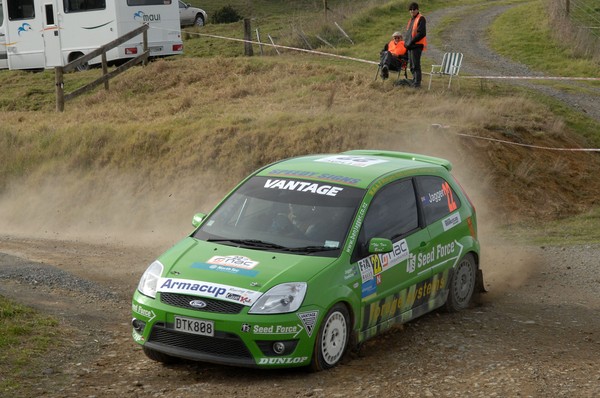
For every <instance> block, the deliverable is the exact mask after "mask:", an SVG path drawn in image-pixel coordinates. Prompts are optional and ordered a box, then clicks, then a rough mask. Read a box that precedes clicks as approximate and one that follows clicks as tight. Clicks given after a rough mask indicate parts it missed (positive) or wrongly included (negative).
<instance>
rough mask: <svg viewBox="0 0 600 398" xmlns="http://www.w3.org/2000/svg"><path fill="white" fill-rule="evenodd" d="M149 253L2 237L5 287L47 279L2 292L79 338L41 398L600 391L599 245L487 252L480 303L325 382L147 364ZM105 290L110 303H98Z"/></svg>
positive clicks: (409, 330) (425, 325)
mask: <svg viewBox="0 0 600 398" xmlns="http://www.w3.org/2000/svg"><path fill="white" fill-rule="evenodd" d="M148 250H149V251H148ZM151 251H152V249H151V248H147V249H146V248H140V247H126V246H123V245H118V244H114V245H109V244H105V245H98V246H94V245H90V244H85V243H78V242H72V241H53V240H32V239H17V238H9V237H2V239H1V243H0V252H2V253H9V254H13V255H19V257H21V259H20V258H19V257H13V256H7V255H3V256H0V278H4V276H5V275H6V274H7V273H9V271H10V270H11V269H13V268H14V267H15V266H19V267H21V268H23V267H28V266H33V267H36V266H40V267H42V268H43V269H44V272H38V273H37V275H38V278H37V279H36V280H35V281H31V280H29V281H24V280H23V279H21V281H20V282H19V278H17V277H13V278H12V279H10V280H6V279H2V284H0V294H2V295H5V296H8V297H12V298H14V299H17V300H19V301H21V302H24V303H28V304H31V305H34V306H35V307H37V308H40V309H42V310H43V311H44V312H48V313H52V314H54V315H56V316H58V317H59V318H60V319H63V320H64V323H65V325H68V326H69V327H73V328H74V331H73V332H72V335H71V338H72V339H73V341H74V346H73V348H72V350H71V351H68V352H64V353H62V354H59V355H58V356H57V357H54V358H50V359H49V362H48V365H47V368H46V369H45V370H44V372H43V375H41V377H40V379H38V380H31V381H30V382H31V383H32V386H36V387H33V388H34V389H33V391H36V390H37V391H36V395H40V396H50V397H90V396H95V397H113V396H132V397H136V396H140V397H142V396H157V397H195V396H199V395H206V394H210V395H212V396H233V395H235V396H256V395H260V396H265V397H281V396H285V397H287V396H300V397H303V396H309V397H310V396H314V397H317V396H323V397H325V396H327V397H330V396H339V397H342V396H357V397H359V396H360V397H369V396H373V397H375V396H377V397H379V396H389V397H394V396H465V395H468V396H482V397H483V396H485V397H489V396H589V397H591V396H598V394H600V364H599V363H598V357H599V355H600V318H599V317H598V316H597V314H598V311H600V283H599V282H600V281H599V278H598V276H597V272H596V268H597V265H598V260H597V259H598V258H600V246H578V247H570V248H554V247H551V248H529V249H525V248H522V249H518V248H515V247H509V246H504V247H500V246H494V245H489V244H488V245H486V250H485V253H484V258H483V264H484V272H485V275H486V285H487V287H488V289H489V292H488V293H487V294H486V295H485V296H484V297H483V298H482V303H481V304H480V305H479V306H477V307H475V308H472V309H470V310H468V311H465V312H462V313H459V314H447V313H443V312H437V313H433V314H430V315H427V316H425V317H423V318H421V319H420V320H417V321H415V322H412V323H409V324H407V325H405V326H404V327H403V328H398V329H396V330H394V331H392V332H390V333H388V334H386V335H384V336H382V337H380V338H376V339H374V340H371V341H369V342H368V343H367V344H366V346H364V347H363V348H362V349H361V351H360V352H358V353H352V354H351V355H349V356H348V358H347V359H346V360H345V362H344V364H343V365H342V366H339V367H338V368H336V369H334V370H332V371H327V372H321V373H318V374H310V373H307V372H305V371H302V370H286V371H257V370H249V369H236V368H229V367H222V366H216V365H207V364H198V363H190V362H187V363H182V364H180V365H176V366H171V367H164V366H162V365H160V364H157V363H153V362H151V361H150V360H148V359H146V357H145V355H144V354H143V353H142V352H141V350H140V349H139V348H138V347H137V346H136V345H135V344H134V343H133V341H132V340H131V338H130V327H129V319H130V295H131V291H132V288H133V287H135V285H136V283H137V279H138V277H139V275H140V274H141V273H142V272H143V269H145V267H146V265H147V263H148V261H149V260H150V259H149V258H148V257H149V256H150V254H149V253H151ZM22 258H26V259H27V260H23V259H22ZM32 260H35V261H36V262H43V263H44V264H40V263H36V262H33V261H32ZM50 264H57V265H58V266H59V267H60V269H61V270H65V271H68V273H69V275H70V276H69V278H73V279H75V280H77V279H78V278H77V277H79V278H82V279H81V280H80V281H79V282H76V281H75V282H73V281H71V282H70V289H69V290H68V291H67V290H65V289H62V288H61V287H60V286H61V283H60V281H64V280H66V279H64V278H65V277H64V275H63V276H62V277H56V276H55V275H54V274H55V271H54V270H57V269H58V268H55V267H54V266H52V265H50ZM117 264H119V265H117ZM125 264H129V265H130V266H126V265H125ZM44 275H46V276H44ZM53 275H54V276H53ZM107 276H109V277H107ZM57 281H58V283H56V282H57ZM84 281H92V282H94V285H93V286H94V287H93V288H90V285H89V284H87V283H83V282H84ZM96 288H98V289H100V290H102V289H104V290H105V291H107V292H109V293H108V294H105V295H99V294H98V293H95V292H97V291H100V290H97V289H96ZM29 394H31V391H29V392H28V393H27V394H25V395H22V396H29Z"/></svg>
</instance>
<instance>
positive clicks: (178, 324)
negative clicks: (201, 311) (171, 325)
mask: <svg viewBox="0 0 600 398" xmlns="http://www.w3.org/2000/svg"><path fill="white" fill-rule="evenodd" d="M175 330H177V331H179V332H185V333H192V334H199V335H201V336H210V337H212V336H214V335H215V328H214V323H213V321H205V320H203V319H194V318H184V317H180V316H176V317H175Z"/></svg>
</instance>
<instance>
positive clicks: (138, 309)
mask: <svg viewBox="0 0 600 398" xmlns="http://www.w3.org/2000/svg"><path fill="white" fill-rule="evenodd" d="M131 311H132V312H134V313H136V314H138V315H141V316H143V317H146V318H148V321H147V322H148V323H150V322H152V320H153V319H154V318H155V317H156V314H155V313H154V311H153V310H148V309H146V308H144V307H142V306H141V305H139V304H136V303H131Z"/></svg>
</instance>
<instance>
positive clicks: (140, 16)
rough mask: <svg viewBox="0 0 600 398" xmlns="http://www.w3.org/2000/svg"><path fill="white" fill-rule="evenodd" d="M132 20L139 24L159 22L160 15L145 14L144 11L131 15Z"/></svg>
mask: <svg viewBox="0 0 600 398" xmlns="http://www.w3.org/2000/svg"><path fill="white" fill-rule="evenodd" d="M133 19H134V20H136V21H140V22H159V21H160V14H146V13H145V12H144V11H138V12H136V13H135V14H133Z"/></svg>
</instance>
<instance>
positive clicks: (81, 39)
mask: <svg viewBox="0 0 600 398" xmlns="http://www.w3.org/2000/svg"><path fill="white" fill-rule="evenodd" d="M0 1H1V2H2V12H1V13H0V68H1V67H2V65H3V56H2V51H4V49H5V50H6V54H5V55H6V57H5V58H6V60H5V62H4V67H6V66H8V68H10V69H39V68H52V67H55V66H64V65H66V64H67V63H69V62H71V61H73V60H74V59H76V58H78V57H80V56H82V55H83V54H87V53H89V52H91V51H93V50H95V49H96V48H98V47H100V46H102V45H104V44H106V43H109V42H110V41H112V40H115V39H116V38H118V37H120V36H122V35H124V34H126V33H128V32H130V31H132V30H134V29H135V28H138V27H139V26H140V24H142V23H148V24H149V26H150V29H149V30H148V47H149V48H150V56H152V57H155V56H165V55H175V54H181V53H182V52H183V42H182V40H181V28H180V25H179V7H178V2H177V0H0ZM1 34H4V36H3V37H2V36H1ZM3 40H4V45H2V41H3ZM2 47H4V49H3V48H2ZM141 52H142V36H141V35H139V36H137V37H134V38H133V39H131V40H129V41H127V42H126V43H124V44H122V45H120V46H118V47H116V48H114V49H112V50H110V51H109V52H108V53H107V59H108V60H109V61H113V60H118V59H125V58H133V57H135V56H136V55H138V54H141ZM93 61H94V62H100V58H99V57H98V58H95V59H94V60H93ZM94 62H91V63H94Z"/></svg>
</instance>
